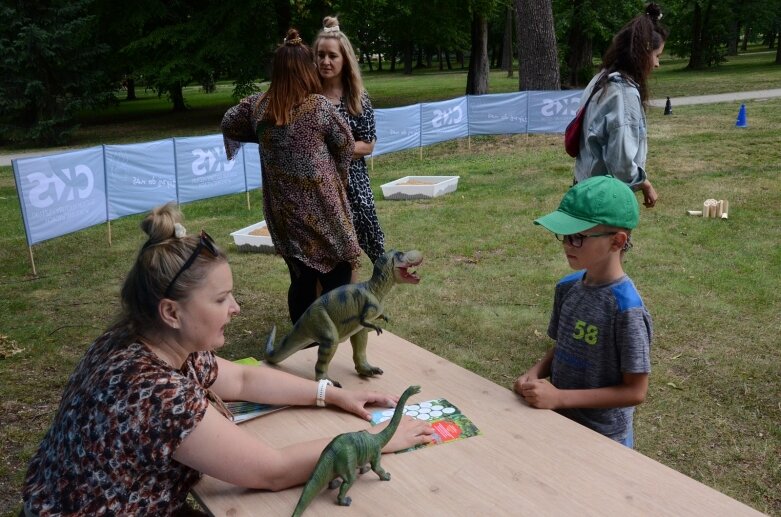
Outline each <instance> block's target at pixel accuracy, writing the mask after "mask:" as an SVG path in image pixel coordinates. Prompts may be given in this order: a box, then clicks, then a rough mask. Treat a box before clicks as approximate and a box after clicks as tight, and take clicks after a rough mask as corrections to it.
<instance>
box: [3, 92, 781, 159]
mask: <svg viewBox="0 0 781 517" xmlns="http://www.w3.org/2000/svg"><path fill="white" fill-rule="evenodd" d="M772 97H781V88H776V89H773V90H755V91H748V92H734V93H718V94H714V95H696V96H691V97H670V103H671V105H672V106H673V107H675V106H686V105H690V104H714V103H718V102H732V101H742V100H748V99H769V98H772ZM666 102H667V99H653V100H651V101H649V103H648V104H649V105H650V106H653V107H656V108H663V107H664V105H665V103H666ZM78 149H80V148H79V147H49V148H46V149H38V150H35V151H19V152H10V153H5V152H2V151H0V166H8V165H11V160H16V159H19V158H32V157H34V156H45V155H47V154H57V153H62V152H66V151H76V150H78Z"/></svg>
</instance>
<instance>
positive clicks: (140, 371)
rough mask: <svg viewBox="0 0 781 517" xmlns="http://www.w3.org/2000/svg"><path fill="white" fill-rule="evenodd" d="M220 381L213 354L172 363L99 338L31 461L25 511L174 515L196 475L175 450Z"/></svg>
mask: <svg viewBox="0 0 781 517" xmlns="http://www.w3.org/2000/svg"><path fill="white" fill-rule="evenodd" d="M131 341H132V340H131ZM216 378H217V362H216V359H215V356H214V354H213V353H212V352H197V353H193V354H191V355H190V356H189V357H188V359H187V361H186V362H185V364H184V366H183V367H182V369H181V370H175V369H173V368H171V367H170V366H169V365H168V364H167V363H165V362H164V361H162V360H161V359H160V358H158V357H157V355H155V354H154V353H153V352H152V351H151V350H149V349H148V348H147V347H146V346H145V345H143V344H140V343H136V342H131V343H130V344H128V340H126V339H120V338H118V336H117V333H112V332H107V333H106V334H104V335H103V336H101V337H100V338H98V340H97V341H95V343H93V344H92V346H90V348H89V350H88V351H87V353H86V354H85V356H84V357H83V358H82V360H81V362H80V363H79V365H78V366H77V367H76V371H75V372H74V373H73V374H72V375H71V377H70V379H69V380H68V384H67V386H66V387H65V391H64V393H63V396H62V400H61V402H60V407H59V409H58V411H57V414H56V416H55V417H54V421H53V423H52V426H51V427H50V428H49V431H48V432H47V433H46V436H45V437H44V439H43V441H42V442H41V445H40V447H39V449H38V452H37V453H36V454H35V456H33V458H32V460H31V461H30V466H29V468H28V471H27V476H26V479H25V483H24V488H23V490H22V497H23V499H24V502H25V506H26V508H28V509H29V510H31V511H32V512H33V513H34V514H37V515H39V516H41V517H45V516H50V515H61V514H67V515H84V516H87V515H89V516H92V515H161V516H164V515H173V514H174V513H176V511H178V510H179V509H180V508H181V507H182V506H183V505H184V503H185V501H186V498H187V493H188V492H189V490H190V488H192V487H193V485H195V483H196V482H197V481H198V480H199V479H200V474H199V473H198V472H197V471H195V470H193V469H191V468H189V467H187V466H185V465H182V464H181V463H178V462H177V461H176V460H174V459H173V453H174V451H176V448H177V447H178V446H179V444H181V443H182V441H183V440H184V439H185V438H186V437H187V436H188V435H189V434H190V433H191V432H192V431H193V430H194V429H195V426H196V425H198V423H199V422H200V421H201V419H202V418H203V416H204V415H205V413H206V408H207V407H208V404H209V402H208V398H207V388H208V387H209V386H211V384H212V383H214V381H215V379H216Z"/></svg>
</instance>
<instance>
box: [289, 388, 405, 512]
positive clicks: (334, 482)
mask: <svg viewBox="0 0 781 517" xmlns="http://www.w3.org/2000/svg"><path fill="white" fill-rule="evenodd" d="M416 393H420V386H410V387H409V388H407V389H406V390H405V391H404V393H402V395H401V397H399V403H398V404H396V410H395V411H394V412H393V417H392V418H391V420H390V423H389V424H388V427H386V428H385V429H383V430H382V431H380V432H379V433H377V434H372V433H370V432H368V431H356V432H353V433H343V434H340V435H338V436H336V437H335V438H334V439H333V440H331V442H330V443H329V444H328V445H326V446H325V449H323V452H322V453H321V454H320V459H318V460H317V464H316V465H315V468H314V470H313V471H312V474H311V475H310V476H309V480H308V481H307V482H306V484H305V485H304V490H303V492H301V497H300V498H299V499H298V504H297V505H296V509H295V510H293V517H297V516H299V515H301V514H302V513H304V510H305V509H306V507H307V506H309V503H311V502H312V500H313V499H314V498H315V496H316V495H317V494H319V493H320V491H321V490H322V489H323V488H324V487H325V486H326V484H327V485H328V488H336V487H337V486H339V481H338V479H337V478H341V480H342V483H341V486H340V487H339V495H337V497H336V503H337V504H339V505H341V506H350V503H352V499H350V498H349V497H347V495H346V494H347V491H348V490H349V489H350V487H351V486H352V485H353V483H355V480H356V479H357V477H358V476H357V474H356V470H357V469H360V471H359V472H360V473H361V474H363V473H365V472H368V470H369V467H368V466H367V464H369V465H371V470H373V471H374V472H376V473H377V475H378V476H380V479H381V480H383V481H390V477H391V475H390V473H389V472H386V471H385V470H384V469H383V468H382V466H380V456H382V448H383V447H385V445H386V444H387V443H388V442H389V441H390V439H391V437H392V436H393V433H395V432H396V429H397V428H398V427H399V422H401V416H402V414H403V413H404V404H406V402H407V399H408V398H410V397H411V396H412V395H414V394H416Z"/></svg>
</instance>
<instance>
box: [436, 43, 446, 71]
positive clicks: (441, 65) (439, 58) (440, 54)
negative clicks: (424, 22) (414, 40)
mask: <svg viewBox="0 0 781 517" xmlns="http://www.w3.org/2000/svg"><path fill="white" fill-rule="evenodd" d="M437 61H439V71H440V72H441V71H442V70H443V69H444V66H445V63H443V62H442V47H437Z"/></svg>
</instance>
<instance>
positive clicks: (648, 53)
mask: <svg viewBox="0 0 781 517" xmlns="http://www.w3.org/2000/svg"><path fill="white" fill-rule="evenodd" d="M661 18H662V9H661V8H660V7H659V5H657V4H654V3H651V4H648V5H647V6H646V8H645V13H644V14H641V15H640V16H636V17H635V18H633V19H632V20H630V21H629V22H628V23H627V24H626V25H624V26H623V27H622V28H621V30H619V31H618V33H617V34H616V35H615V36H613V41H612V42H611V43H610V46H609V47H608V49H607V51H605V55H604V57H603V58H602V66H603V69H604V72H605V75H607V74H611V73H613V72H619V73H620V74H621V75H622V76H624V77H628V78H629V79H632V80H633V81H634V82H636V83H637V84H638V86H639V87H640V88H639V90H640V99H641V100H642V102H643V105H645V104H646V103H647V102H648V76H649V75H650V74H651V70H653V54H652V52H653V51H654V50H657V49H658V48H660V47H661V46H662V44H663V43H664V42H665V41H666V40H667V36H668V34H669V33H668V31H667V29H666V28H665V27H664V26H662V25H661V23H660V22H659V20H660V19H661ZM605 84H606V81H605ZM605 84H603V87H604V86H605Z"/></svg>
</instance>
